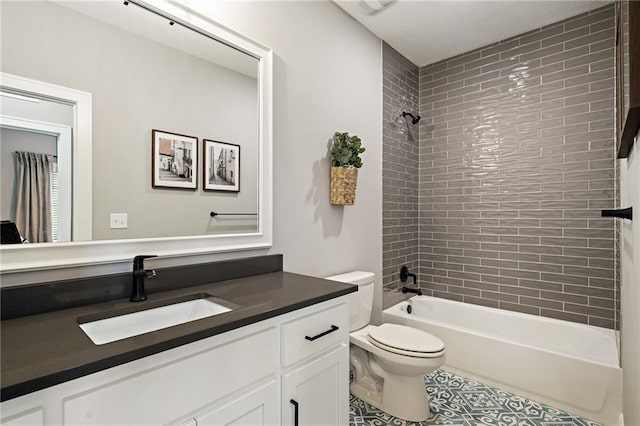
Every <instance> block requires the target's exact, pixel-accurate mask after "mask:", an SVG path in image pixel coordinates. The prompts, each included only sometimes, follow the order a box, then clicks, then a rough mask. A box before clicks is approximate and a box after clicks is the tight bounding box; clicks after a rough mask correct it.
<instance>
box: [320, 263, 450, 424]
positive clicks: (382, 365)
mask: <svg viewBox="0 0 640 426" xmlns="http://www.w3.org/2000/svg"><path fill="white" fill-rule="evenodd" d="M374 278H375V275H374V274H373V273H371V272H361V271H356V272H350V273H347V274H341V275H334V276H332V277H329V278H327V279H330V280H334V281H341V282H347V283H351V284H356V285H358V292H356V293H352V294H351V296H350V300H349V307H350V309H351V312H350V319H351V321H350V322H351V324H350V326H351V329H350V334H349V340H350V342H351V347H350V359H349V361H350V364H351V369H352V371H353V382H352V383H351V387H350V389H351V393H352V394H353V395H354V396H356V397H357V398H360V399H361V400H363V401H365V402H367V403H369V404H371V405H373V406H375V407H377V408H379V409H381V410H382V411H384V412H386V413H388V414H391V415H393V416H395V417H398V418H400V419H404V420H409V421H424V420H425V419H427V418H428V417H429V399H428V395H427V392H426V390H425V386H424V375H425V374H426V373H430V372H432V371H434V370H436V369H437V368H439V367H440V366H441V365H442V364H444V360H445V347H444V343H443V342H442V341H441V340H440V339H438V338H437V337H435V336H433V335H431V334H429V333H427V332H425V331H423V330H418V329H416V328H412V327H408V326H404V325H398V324H382V325H379V326H374V325H370V324H368V323H369V320H370V316H371V307H372V305H373V283H374Z"/></svg>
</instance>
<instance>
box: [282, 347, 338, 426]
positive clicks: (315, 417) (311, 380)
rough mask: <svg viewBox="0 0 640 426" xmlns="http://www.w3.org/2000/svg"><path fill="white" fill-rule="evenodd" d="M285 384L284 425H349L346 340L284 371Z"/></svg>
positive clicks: (283, 401)
mask: <svg viewBox="0 0 640 426" xmlns="http://www.w3.org/2000/svg"><path fill="white" fill-rule="evenodd" d="M282 386H283V392H282V424H283V425H295V424H298V425H300V426H308V425H318V426H320V425H322V426H326V425H345V426H346V425H347V424H348V422H349V346H348V345H346V344H343V345H341V346H340V347H339V348H338V349H336V350H334V351H332V352H329V353H328V354H326V355H324V356H321V357H318V358H315V359H313V360H312V361H310V362H308V363H306V364H304V365H303V366H302V367H300V368H298V369H296V370H293V371H291V372H289V373H287V374H285V375H283V376H282ZM296 414H297V422H296Z"/></svg>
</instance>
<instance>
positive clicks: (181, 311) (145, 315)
mask: <svg viewBox="0 0 640 426" xmlns="http://www.w3.org/2000/svg"><path fill="white" fill-rule="evenodd" d="M229 311H231V309H230V308H228V307H226V306H223V305H219V304H217V303H215V302H213V301H211V300H208V299H195V300H189V301H187V302H181V303H174V304H173V305H167V306H161V307H159V308H154V309H147V310H145V311H138V312H134V313H131V314H126V315H119V316H115V317H111V318H105V319H101V320H97V321H91V322H86V323H84V324H80V328H81V329H82V331H84V332H85V334H86V335H87V336H89V338H90V339H91V341H93V343H95V344H96V345H103V344H105V343H110V342H115V341H116V340H121V339H126V338H127V337H133V336H137V335H139V334H144V333H149V332H151V331H155V330H160V329H162V328H167V327H171V326H174V325H178V324H184V323H186V322H189V321H195V320H198V319H201V318H206V317H211V316H214V315H219V314H222V313H224V312H229Z"/></svg>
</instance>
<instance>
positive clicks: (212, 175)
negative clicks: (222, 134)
mask: <svg viewBox="0 0 640 426" xmlns="http://www.w3.org/2000/svg"><path fill="white" fill-rule="evenodd" d="M203 156H204V167H203V169H204V170H203V174H202V175H203V185H202V186H203V188H204V190H205V191H228V192H240V145H234V144H232V143H226V142H218V141H212V140H208V139H204V149H203Z"/></svg>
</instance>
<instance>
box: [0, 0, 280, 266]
mask: <svg viewBox="0 0 640 426" xmlns="http://www.w3.org/2000/svg"><path fill="white" fill-rule="evenodd" d="M132 3H133V2H132ZM135 3H138V4H140V5H142V6H144V7H146V8H148V9H150V10H154V11H156V12H158V13H160V14H162V15H164V16H166V17H168V18H170V19H171V20H174V21H175V22H180V23H182V24H185V25H186V26H189V27H192V28H193V29H195V30H197V31H199V32H201V33H203V34H206V35H207V36H209V37H211V38H214V39H216V40H219V41H220V42H222V43H225V44H227V45H229V46H232V47H234V48H236V49H238V50H240V51H242V52H244V53H246V54H249V55H251V56H253V57H255V58H256V59H258V60H259V65H258V67H259V70H258V87H259V89H258V91H259V95H258V101H259V109H260V110H259V114H258V117H259V121H260V122H259V126H258V160H259V161H258V168H259V170H258V212H257V213H258V230H257V232H253V233H247V234H224V235H198V236H188V237H169V238H143V239H130V240H105V241H80V242H70V243H38V244H24V245H19V244H16V245H4V246H1V247H0V272H2V273H11V272H22V271H36V270H43V269H52V268H66V267H74V266H87V265H98V264H107V263H117V262H124V261H130V260H131V259H132V258H133V257H134V256H136V255H139V254H155V255H158V256H162V257H177V256H188V255H195V254H209V253H223V252H233V251H243V250H256V249H266V248H269V247H271V245H272V228H273V217H272V216H273V213H272V212H273V207H272V206H273V204H272V194H273V177H272V176H273V170H272V161H273V160H272V145H273V141H272V123H273V113H272V105H273V52H272V50H271V49H270V48H268V47H266V46H264V45H262V44H260V43H257V42H256V41H254V40H252V39H250V38H248V37H246V36H244V35H242V34H239V33H237V32H235V31H233V30H231V29H229V28H226V27H224V26H222V25H220V24H218V23H215V22H213V21H211V20H210V19H208V18H206V17H204V16H202V15H200V14H198V13H196V12H194V11H192V10H190V9H188V8H186V7H184V6H182V5H178V4H176V3H173V2H169V1H168V0H144V1H140V0H136V1H135ZM134 7H135V6H134ZM0 84H2V85H5V82H4V81H2V82H0ZM9 87H10V86H9ZM60 99H65V98H64V96H62V97H61V98H60ZM70 101H72V102H73V100H70ZM89 102H90V100H89ZM74 131H75V130H74ZM74 137H77V138H78V139H75V141H78V143H80V144H81V143H83V142H86V143H88V147H87V146H84V147H83V149H84V152H85V153H86V152H87V151H86V150H87V149H88V152H89V158H91V132H90V131H89V132H88V134H85V135H84V136H83V135H82V134H74ZM74 145H75V144H74ZM75 159H77V157H75ZM75 159H74V161H75ZM89 176H90V171H89ZM85 195H86V194H85ZM74 196H75V195H74ZM89 197H91V194H89ZM212 208H213V206H212ZM74 214H75V213H74ZM150 214H153V212H150ZM75 219H76V218H75V217H74V220H75Z"/></svg>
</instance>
